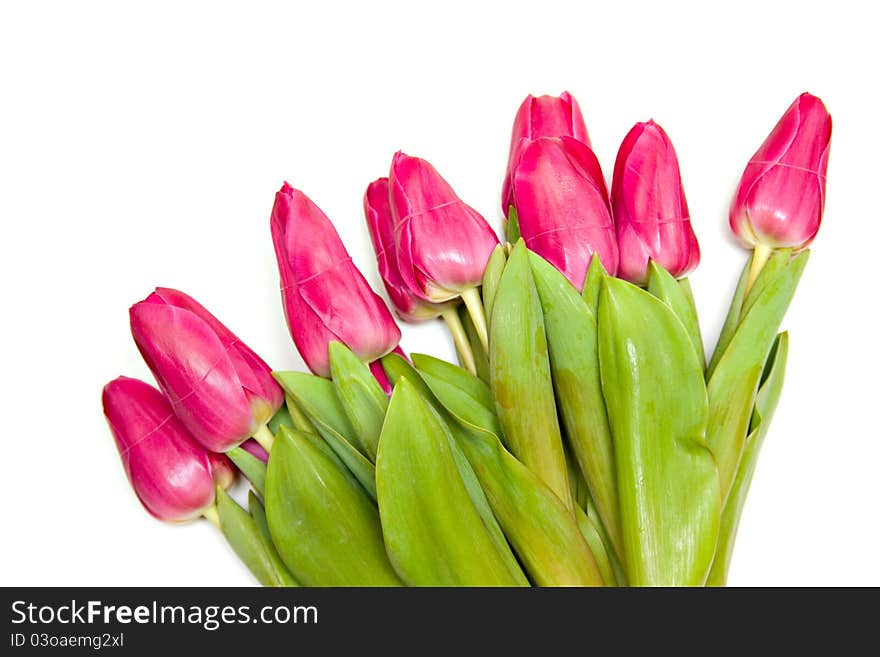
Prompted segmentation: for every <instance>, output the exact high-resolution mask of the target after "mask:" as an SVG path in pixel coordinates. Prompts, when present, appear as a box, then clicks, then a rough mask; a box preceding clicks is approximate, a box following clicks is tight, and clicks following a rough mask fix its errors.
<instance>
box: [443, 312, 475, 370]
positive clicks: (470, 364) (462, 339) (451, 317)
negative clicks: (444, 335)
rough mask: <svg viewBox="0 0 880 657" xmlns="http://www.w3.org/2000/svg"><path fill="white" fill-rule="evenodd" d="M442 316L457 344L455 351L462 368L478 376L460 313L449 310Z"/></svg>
mask: <svg viewBox="0 0 880 657" xmlns="http://www.w3.org/2000/svg"><path fill="white" fill-rule="evenodd" d="M440 316H441V317H442V318H443V320H444V321H445V322H446V326H448V327H449V332H450V333H451V334H452V341H453V342H454V343H455V349H456V351H458V358H459V360H461V364H462V367H464V368H465V369H466V370H467V371H468V372H470V373H471V374H473V375H474V376H476V375H477V365H476V362H475V361H474V352H473V351H472V350H471V345H470V342H468V339H467V333H465V330H464V326H462V324H461V320H460V319H459V318H458V312H456V310H455V308H448V309H446V310H444V311H443V312H442V313H441V315H440Z"/></svg>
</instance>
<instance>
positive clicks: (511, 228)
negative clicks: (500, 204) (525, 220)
mask: <svg viewBox="0 0 880 657" xmlns="http://www.w3.org/2000/svg"><path fill="white" fill-rule="evenodd" d="M504 233H505V236H506V238H507V243H508V244H516V243H517V242H518V241H519V239H520V237H521V236H520V234H519V217H518V216H517V214H516V208H515V207H513V206H512V205H511V206H510V209H509V211H508V213H507V225H506V226H505V228H504Z"/></svg>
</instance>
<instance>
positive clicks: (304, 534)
mask: <svg viewBox="0 0 880 657" xmlns="http://www.w3.org/2000/svg"><path fill="white" fill-rule="evenodd" d="M319 440H320V439H318V437H317V436H313V435H311V434H308V433H304V432H300V431H291V430H289V429H287V428H286V427H281V430H280V431H279V432H278V435H277V436H276V438H275V444H274V446H273V448H272V458H270V459H269V470H268V473H267V478H266V516H267V519H268V521H269V530H270V531H271V533H272V539H273V542H274V543H275V545H276V547H277V548H278V552H279V554H280V555H281V558H282V559H283V560H284V563H285V564H286V565H287V567H288V568H289V569H290V571H291V572H292V573H293V575H294V576H295V577H296V578H297V580H299V581H300V582H301V583H302V584H303V585H305V586H398V585H400V583H401V582H400V579H399V578H398V577H397V575H396V573H395V572H394V569H393V568H392V566H391V563H390V562H389V561H388V556H387V554H386V552H385V546H384V544H383V542H382V528H381V525H380V523H379V512H378V510H377V509H376V507H375V505H374V504H373V501H372V500H371V499H370V497H369V496H368V495H367V494H366V492H365V491H364V489H363V488H362V487H361V485H360V484H359V483H358V481H357V480H356V479H355V478H354V477H353V476H352V474H351V473H350V472H349V471H348V470H347V469H345V468H343V467H340V465H339V463H338V460H334V458H331V457H330V454H332V452H330V451H329V448H326V445H325V447H324V448H323V449H322V448H321V447H320V446H319V445H318V442H317V441H319ZM325 450H326V451H325Z"/></svg>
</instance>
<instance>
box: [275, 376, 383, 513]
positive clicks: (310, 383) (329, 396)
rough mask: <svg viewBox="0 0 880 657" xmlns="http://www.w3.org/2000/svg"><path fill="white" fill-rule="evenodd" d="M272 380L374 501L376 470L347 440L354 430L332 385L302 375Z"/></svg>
mask: <svg viewBox="0 0 880 657" xmlns="http://www.w3.org/2000/svg"><path fill="white" fill-rule="evenodd" d="M275 378H276V379H278V382H279V383H281V387H283V388H284V389H285V390H286V391H287V392H288V394H289V395H291V396H292V397H293V398H294V400H293V401H294V403H295V404H296V405H297V406H298V407H299V408H300V409H301V410H302V412H303V413H304V414H305V416H306V417H307V418H308V421H309V423H310V424H311V425H312V426H314V428H315V429H316V430H317V432H318V434H319V435H320V436H321V437H322V438H323V439H324V440H325V441H327V444H328V445H329V446H330V448H331V449H332V450H333V451H334V452H335V453H336V456H338V457H339V459H340V460H341V461H342V462H343V463H345V465H346V466H347V467H348V469H349V470H350V471H351V472H352V474H354V476H355V477H356V478H357V480H358V481H359V482H360V483H361V485H362V486H363V487H364V489H365V490H366V491H367V493H368V494H369V495H370V497H372V498H373V500H375V499H376V469H375V467H374V466H373V463H372V462H371V461H370V460H369V459H368V458H367V457H366V456H364V454H363V452H361V451H360V444H359V443H358V441H357V440H354V439H352V438H350V437H349V436H354V435H355V434H354V429H353V428H352V427H351V423H350V422H349V421H348V417H347V416H346V414H345V409H344V408H343V407H342V404H341V403H340V401H339V397H338V395H337V394H336V389H335V388H334V386H333V383H332V382H331V381H328V380H327V379H322V378H321V377H318V376H314V375H312V374H305V373H303V372H275ZM383 395H384V393H383ZM343 432H345V433H343ZM306 433H308V432H306Z"/></svg>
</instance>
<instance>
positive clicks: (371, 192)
mask: <svg viewBox="0 0 880 657" xmlns="http://www.w3.org/2000/svg"><path fill="white" fill-rule="evenodd" d="M364 214H365V215H366V218H367V228H368V230H369V232H370V240H371V241H372V243H373V250H374V251H375V252H376V263H377V265H378V267H379V275H380V276H381V277H382V282H383V283H384V284H385V290H386V291H387V292H388V298H389V299H391V304H392V305H393V306H394V309H395V310H396V311H397V314H398V315H399V316H400V318H401V319H403V320H405V321H410V322H415V321H419V320H424V319H431V318H433V317H439V316H440V315H442V314H443V312H445V311H446V310H448V309H449V308H451V307H452V304H449V303H431V302H428V301H425V300H424V299H422V298H420V297H419V296H417V295H416V294H415V293H414V292H413V291H411V290H410V289H409V288H408V287H407V286H406V284H405V283H404V282H403V278H402V277H401V275H400V270H399V269H398V267H397V248H396V246H395V244H394V223H393V222H394V220H393V218H392V216H391V199H390V196H389V187H388V178H379V179H378V180H375V181H373V182H371V183H370V184H369V186H368V187H367V191H366V193H365V194H364Z"/></svg>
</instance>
